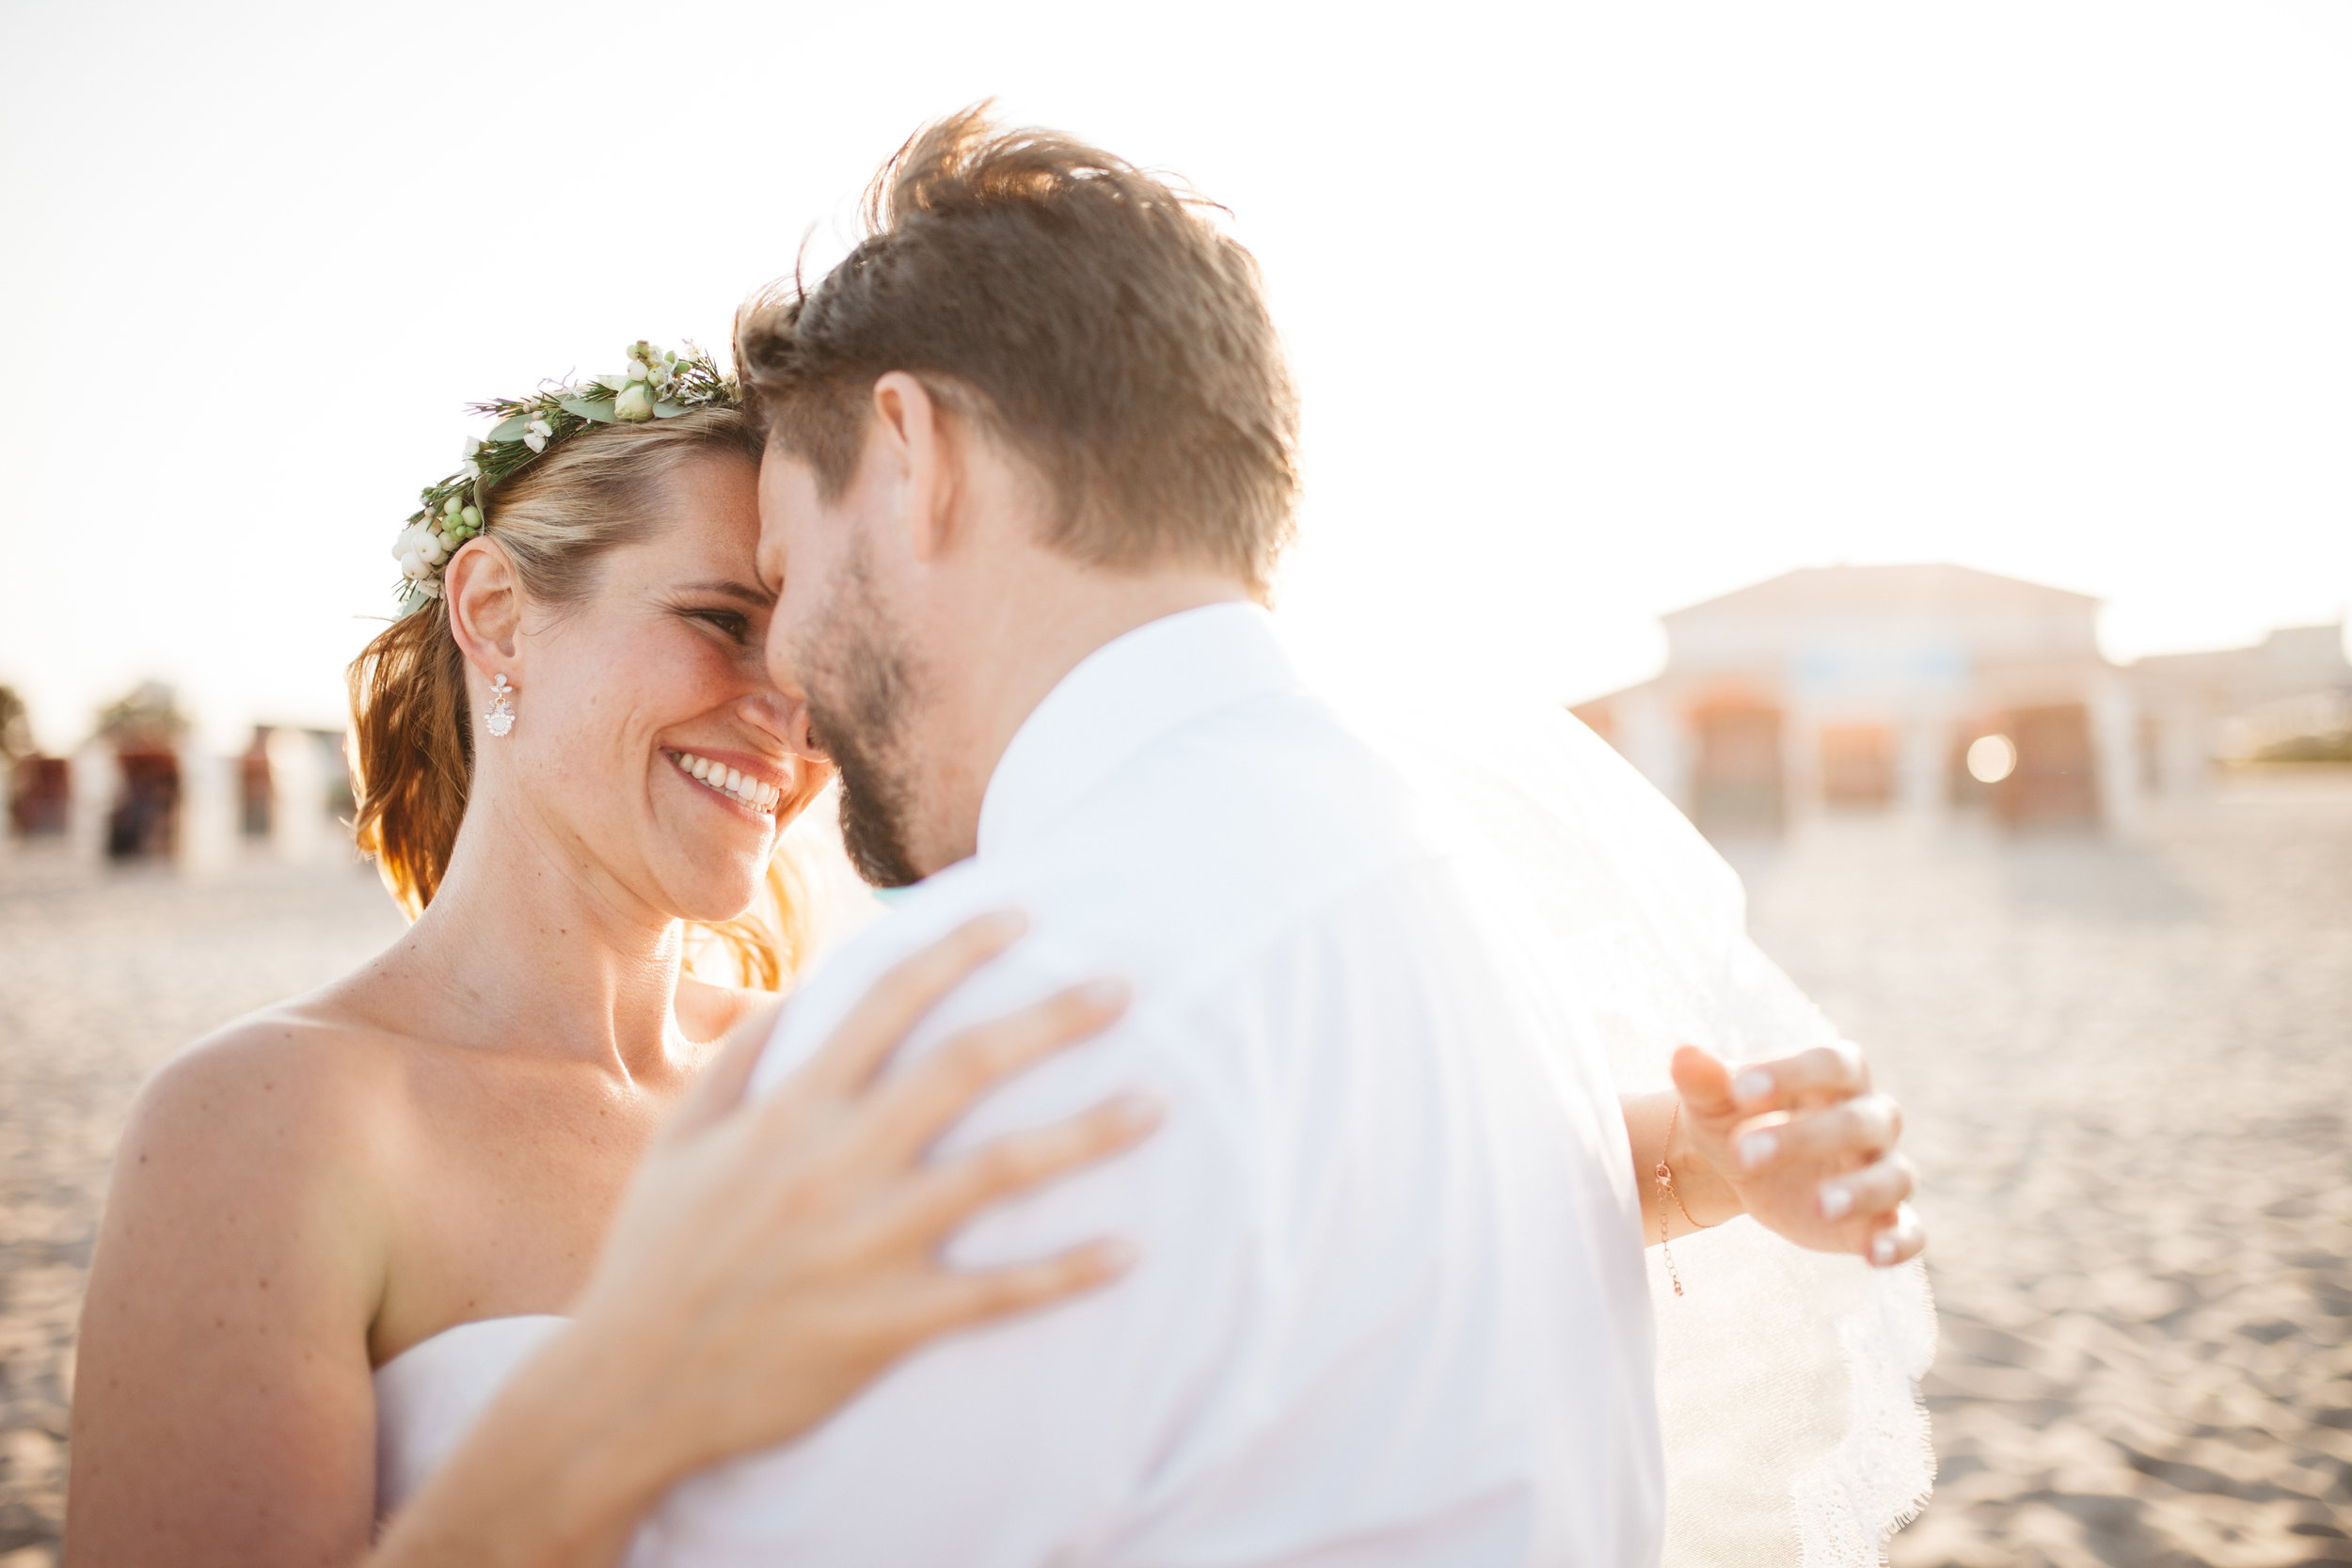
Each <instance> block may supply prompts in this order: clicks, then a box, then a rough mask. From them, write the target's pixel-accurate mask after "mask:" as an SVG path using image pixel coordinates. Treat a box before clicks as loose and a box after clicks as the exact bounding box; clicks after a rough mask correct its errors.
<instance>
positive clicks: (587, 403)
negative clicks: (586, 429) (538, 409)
mask: <svg viewBox="0 0 2352 1568" xmlns="http://www.w3.org/2000/svg"><path fill="white" fill-rule="evenodd" d="M564 412H565V413H567V414H572V415H576V416H577V417H579V418H580V419H583V420H588V421H589V422H590V423H592V424H615V423H618V422H619V421H618V420H617V418H616V417H615V416H614V414H613V412H612V399H611V398H596V399H595V400H593V401H591V400H590V399H587V398H565V399H564Z"/></svg>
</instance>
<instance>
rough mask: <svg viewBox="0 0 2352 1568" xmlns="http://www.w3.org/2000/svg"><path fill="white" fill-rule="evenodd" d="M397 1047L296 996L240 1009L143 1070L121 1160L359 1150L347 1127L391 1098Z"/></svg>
mask: <svg viewBox="0 0 2352 1568" xmlns="http://www.w3.org/2000/svg"><path fill="white" fill-rule="evenodd" d="M397 1055H398V1051H397V1047H396V1046H394V1045H393V1044H392V1043H391V1042H389V1041H387V1040H386V1039H384V1038H383V1037H381V1036H380V1035H377V1034H375V1033H374V1032H373V1031H370V1030H366V1029H360V1028H355V1027H353V1026H350V1025H348V1024H344V1023H341V1022H335V1021H333V1020H332V1019H329V1018H326V1017H323V1016H321V1015H320V1014H319V1013H317V1012H316V1011H314V1010H311V1009H309V1008H306V1007H304V1006H302V1005H300V1004H288V1005H285V1006H278V1007H271V1008H265V1009H263V1010H262V1011H261V1012H258V1013H252V1014H248V1015H247V1016H246V1017H244V1018H241V1019H238V1020H237V1021H236V1022H233V1023H230V1024H228V1025H226V1026H224V1027H222V1028H220V1029H217V1030H215V1031H214V1032H213V1033H212V1034H210V1035H207V1036H205V1037H203V1038H201V1039H199V1040H197V1041H196V1042H195V1043H193V1044H191V1045H189V1046H186V1047H184V1048H183V1049H182V1050H181V1051H180V1052H178V1053H176V1054H174V1055H173V1056H172V1057H171V1058H170V1059H169V1060H167V1061H166V1062H165V1063H164V1065H163V1066H162V1067H160V1068H158V1069H156V1070H155V1072H154V1073H153V1074H152V1075H151V1077H150V1078H149V1079H148V1081H147V1083H146V1085H144V1086H143V1087H142V1088H141V1089H140V1091H139V1095H138V1099H137V1101H135V1104H134V1105H133V1108H132V1113H131V1119H130V1123H129V1126H128V1128H127V1129H126V1131H125V1132H124V1134H123V1142H122V1151H121V1160H122V1162H123V1163H125V1164H137V1163H140V1161H141V1160H142V1159H144V1160H146V1161H148V1162H150V1163H151V1160H152V1158H153V1156H154V1155H155V1154H157V1153H168V1154H169V1155H170V1156H172V1157H174V1158H175V1159H183V1158H186V1157H188V1156H191V1155H194V1154H196V1153H198V1152H199V1151H202V1150H215V1151H217V1152H218V1153H219V1154H220V1155H221V1156H223V1157H226V1158H229V1159H231V1160H238V1161H244V1160H261V1159H263V1158H264V1157H267V1156H271V1155H275V1156H278V1157H280V1158H285V1157H292V1158H296V1159H299V1158H301V1157H302V1156H303V1155H304V1154H305V1153H306V1152H318V1153H322V1154H323V1153H326V1151H328V1150H341V1151H342V1154H344V1155H346V1156H347V1155H350V1154H353V1153H357V1152H358V1148H357V1147H355V1145H354V1144H353V1142H352V1139H353V1138H354V1136H355V1135H364V1134H365V1133H367V1132H369V1130H370V1127H371V1125H372V1124H373V1123H374V1122H376V1121H379V1120H380V1119H381V1118H382V1117H383V1116H384V1114H385V1113H386V1112H387V1111H388V1110H389V1109H390V1107H391V1105H392V1104H393V1103H394V1102H396V1101H397V1100H398V1098H399V1095H398V1085H399V1083H400V1080H401V1073H400V1070H399V1063H398V1060H397ZM366 1141H369V1142H372V1141H373V1140H372V1139H369V1140H366Z"/></svg>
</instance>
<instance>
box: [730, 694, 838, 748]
mask: <svg viewBox="0 0 2352 1568" xmlns="http://www.w3.org/2000/svg"><path fill="white" fill-rule="evenodd" d="M743 716H744V717H745V718H746V719H749V720H750V721H752V722H753V723H755V724H756V725H758V726H759V727H760V728H761V729H762V730H765V731H766V732H767V733H768V734H770V735H771V736H775V737H776V739H777V740H778V741H779V742H780V743H782V745H783V746H784V749H785V750H786V751H787V752H791V753H792V754H793V755H794V756H796V757H813V758H815V759H817V760H818V761H820V762H821V761H824V760H825V752H824V749H823V748H822V747H820V746H818V744H817V742H816V741H815V740H813V739H811V738H810V736H809V733H808V704H807V703H806V702H804V701H803V700H802V699H800V698H798V697H788V696H786V695H785V694H784V693H783V692H780V691H772V690H771V691H763V692H760V693H759V694H758V695H756V696H753V697H747V698H745V699H744V700H743Z"/></svg>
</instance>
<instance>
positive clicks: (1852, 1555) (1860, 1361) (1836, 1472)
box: [1793, 1263, 1935, 1568]
mask: <svg viewBox="0 0 2352 1568" xmlns="http://www.w3.org/2000/svg"><path fill="white" fill-rule="evenodd" d="M1872 1287H1873V1288H1872V1290H1871V1291H1870V1293H1869V1295H1868V1297H1867V1299H1866V1300H1865V1301H1864V1303H1863V1304H1862V1306H1861V1307H1858V1308H1857V1309H1856V1310H1855V1311H1853V1312H1851V1313H1850V1314H1849V1315H1847V1316H1846V1317H1845V1318H1843V1319H1841V1320H1840V1321H1839V1323H1838V1324H1837V1339H1838V1344H1839V1346H1840V1348H1841V1350H1842V1351H1843V1353H1844V1356H1845V1362H1846V1373H1847V1377H1846V1386H1847V1389H1848V1410H1847V1418H1846V1431H1845V1435H1844V1436H1843V1437H1842V1438H1841V1439H1840V1440H1839V1442H1838V1444H1837V1447H1836V1449H1832V1450H1831V1451H1830V1453H1829V1454H1828V1455H1827V1456H1826V1457H1825V1458H1823V1459H1822V1460H1821V1461H1820V1463H1819V1464H1817V1465H1813V1466H1812V1467H1810V1468H1809V1469H1807V1470H1805V1471H1804V1473H1802V1474H1801V1475H1799V1476H1798V1477H1797V1480H1796V1483H1795V1487H1794V1498H1793V1500H1794V1502H1795V1504H1796V1516H1797V1540H1798V1544H1799V1546H1800V1548H1801V1552H1802V1558H1801V1560H1802V1561H1803V1562H1804V1568H1874V1565H1876V1564H1880V1563H1883V1562H1884V1561H1885V1560H1886V1543H1887V1540H1888V1538H1889V1537H1891V1536H1892V1535H1893V1534H1894V1533H1895V1532H1896V1531H1897V1530H1899V1529H1900V1528H1903V1527H1904V1526H1905V1525H1907V1524H1909V1523H1911V1521H1912V1520H1914V1519H1915V1518H1917V1517H1918V1516H1919V1513H1920V1511H1921V1510H1922V1509H1924V1508H1925V1507H1926V1506H1927V1502H1928V1494H1929V1493H1930V1492H1931V1490H1932V1489H1933V1487H1934V1485H1935V1448H1934V1444H1933V1442H1932V1440H1931V1436H1930V1434H1929V1431H1928V1407H1927V1401H1926V1400H1925V1399H1924V1398H1922V1397H1921V1395H1920V1392H1919V1380H1920V1379H1921V1378H1922V1377H1924V1376H1926V1375H1927V1370H1928V1364H1929V1363H1930V1362H1931V1361H1932V1360H1934V1359H1935V1309H1934V1307H1932V1306H1931V1305H1930V1302H1929V1297H1928V1285H1927V1273H1926V1271H1925V1269H1924V1268H1922V1267H1921V1266H1920V1265H1919V1264H1917V1263H1912V1264H1909V1265H1907V1266H1906V1267H1904V1268H1902V1269H1899V1270H1896V1271H1892V1272H1890V1273H1886V1274H1883V1275H1878V1276H1876V1277H1875V1278H1874V1279H1873V1281H1872Z"/></svg>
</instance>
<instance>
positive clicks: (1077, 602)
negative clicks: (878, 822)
mask: <svg viewBox="0 0 2352 1568" xmlns="http://www.w3.org/2000/svg"><path fill="white" fill-rule="evenodd" d="M1021 554H1022V556H1023V557H1024V559H1021V560H1019V561H1016V562H1011V563H1009V568H1008V570H1006V571H1005V572H1004V573H1003V575H1002V577H1001V579H1000V580H999V581H997V582H996V583H993V584H992V585H990V586H991V589H992V590H993V591H991V592H987V593H982V594H973V595H970V596H968V597H966V598H964V599H963V600H962V610H963V613H961V614H960V615H958V616H957V617H956V619H955V621H954V622H953V623H951V626H952V629H949V630H948V631H947V635H946V636H943V637H941V638H940V639H938V640H937V641H934V642H933V644H932V650H931V651H932V658H931V661H930V667H931V669H932V671H934V672H935V676H934V679H935V680H936V682H937V685H936V686H935V687H934V691H935V693H936V696H937V698H938V701H937V702H936V703H935V704H934V705H932V712H933V714H934V715H935V716H936V719H937V722H936V723H935V724H928V725H926V726H925V727H926V729H927V730H928V731H929V732H930V739H931V740H932V741H933V742H934V743H935V745H936V748H937V749H936V750H934V751H933V752H932V753H931V755H930V758H929V759H927V760H928V762H929V764H930V766H929V768H927V771H928V772H929V773H930V779H931V782H932V784H933V787H932V788H931V789H929V790H926V791H925V793H926V795H927V796H928V797H929V799H928V800H926V802H925V803H926V806H927V807H928V809H927V810H926V811H925V812H924V814H923V815H924V816H925V817H926V818H927V819H928V820H927V822H926V824H925V827H926V828H927V829H928V830H929V831H928V832H922V833H921V834H920V841H919V842H917V843H914V844H913V845H911V846H910V848H911V849H912V850H913V851H914V859H915V863H916V864H917V865H918V867H919V868H920V869H921V870H922V871H923V873H924V874H925V875H926V876H929V875H930V873H932V872H934V871H938V870H940V869H942V868H943V867H945V866H948V865H952V864H954V863H956V862H957V861H960V860H963V859H966V858H967V857H969V856H970V855H971V854H972V853H973V851H974V849H975V848H976V847H977V841H978V834H979V821H980V802H981V800H983V799H984V798H985V797H986V795H987V793H988V782H989V780H990V779H991V778H992V777H993V775H994V773H995V771H996V765H997V763H998V762H1000V761H1001V760H1003V758H1004V754H1005V749H1006V748H1007V747H1008V746H1009V745H1011V744H1012V737H1013V736H1014V734H1015V733H1016V732H1018V731H1019V730H1020V728H1021V726H1022V724H1023V723H1025V721H1027V720H1028V717H1029V715H1030V714H1031V713H1033V712H1035V711H1036V710H1037V705H1039V704H1040V703H1041V702H1043V701H1044V700H1045V698H1046V695H1047V694H1048V693H1049V692H1051V691H1052V690H1053V689H1054V688H1055V687H1057V686H1058V685H1060V684H1061V681H1062V678H1063V677H1064V676H1066V675H1068V674H1069V673H1070V672H1071V671H1073V670H1074V669H1076V668H1077V667H1078V665H1079V664H1080V663H1082V662H1083V661H1084V660H1085V659H1086V657H1088V656H1089V654H1092V653H1093V652H1094V651H1095V650H1096V649H1098V648H1100V647H1102V646H1104V644H1105V643H1108V642H1111V641H1116V640H1117V639H1119V638H1120V637H1123V636H1125V635H1126V634H1127V633H1129V632H1131V631H1133V630H1135V629H1136V627H1137V626H1148V625H1150V624H1151V623H1152V622H1153V621H1157V620H1160V619H1162V618H1164V617H1166V616H1169V615H1175V614H1180V613H1182V612H1183V611H1184V610H1198V609H1200V607H1202V606H1204V605H1212V604H1234V603H1241V602H1245V601H1247V600H1248V599H1249V597H1250V596H1251V595H1250V593H1249V590H1248V587H1247V586H1246V585H1245V584H1243V583H1242V582H1240V581H1239V580H1237V579H1235V578H1231V577H1228V576H1226V575H1224V574H1223V573H1221V572H1214V571H1203V570H1201V569H1199V568H1196V567H1190V566H1168V567H1157V568H1152V569H1150V570H1146V571H1113V570H1107V569H1104V568H1102V567H1096V566H1089V565H1086V564H1084V563H1082V562H1073V561H1071V560H1069V559H1067V558H1066V557H1063V556H1061V555H1058V554H1055V553H1052V552H1049V551H1046V550H1041V549H1032V550H1025V551H1023V552H1021ZM944 629H946V628H944Z"/></svg>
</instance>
